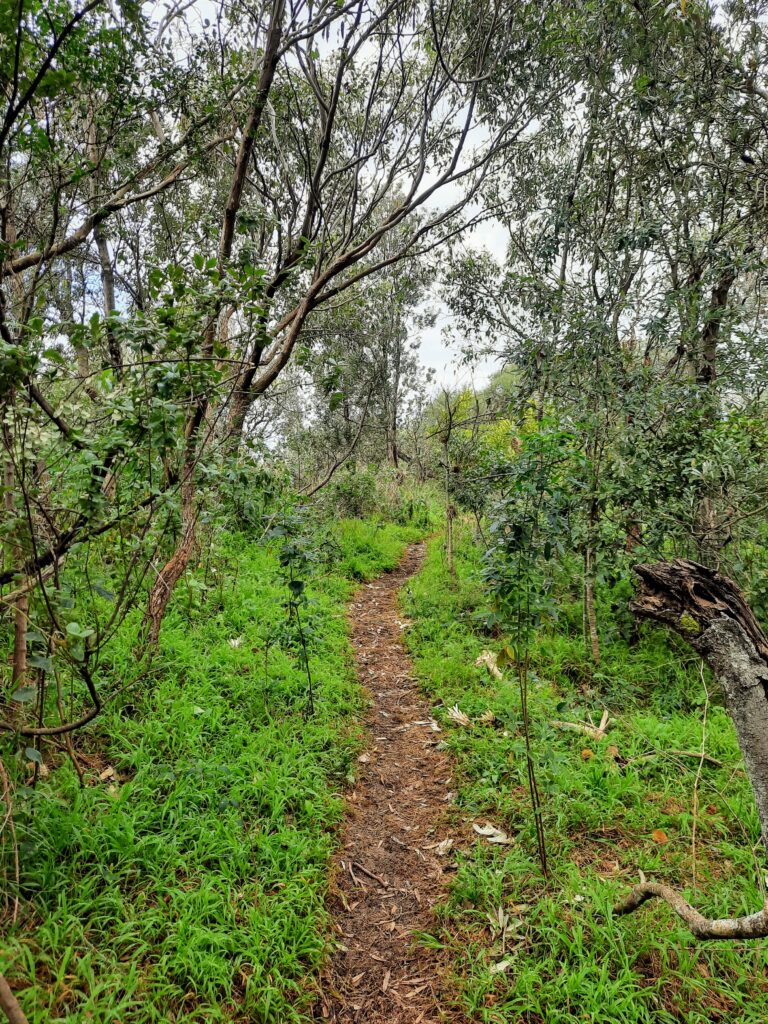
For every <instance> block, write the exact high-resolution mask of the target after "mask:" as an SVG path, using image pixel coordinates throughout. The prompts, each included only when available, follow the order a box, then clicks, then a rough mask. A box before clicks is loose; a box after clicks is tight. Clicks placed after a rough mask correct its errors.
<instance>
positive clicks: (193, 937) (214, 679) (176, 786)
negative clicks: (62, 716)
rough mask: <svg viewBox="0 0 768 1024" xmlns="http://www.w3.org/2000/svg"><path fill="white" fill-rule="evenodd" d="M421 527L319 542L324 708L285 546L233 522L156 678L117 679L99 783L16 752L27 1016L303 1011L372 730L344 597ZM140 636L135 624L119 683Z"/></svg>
mask: <svg viewBox="0 0 768 1024" xmlns="http://www.w3.org/2000/svg"><path fill="white" fill-rule="evenodd" d="M418 535H419V534H418V531H417V530H416V529H414V528H412V527H411V528H406V527H398V526H392V525H385V524H382V523H374V522H371V523H362V522H354V521H341V522H340V523H339V524H338V525H337V526H336V527H334V528H333V529H331V530H328V529H319V530H318V531H317V532H316V533H313V534H312V537H313V541H314V542H319V541H322V542H323V543H324V545H325V546H326V559H324V560H320V561H319V562H318V564H317V565H316V566H315V567H314V572H313V574H312V576H311V577H310V578H309V579H308V580H307V591H308V603H307V605H306V606H305V608H306V611H305V629H306V631H307V643H308V647H309V655H310V659H311V672H312V674H313V677H314V682H313V685H314V687H315V694H314V697H315V700H314V712H313V714H312V715H308V714H307V706H308V699H309V692H308V682H307V676H306V672H305V669H304V668H303V667H302V665H301V659H300V657H299V655H298V653H297V649H298V638H297V637H296V636H295V635H294V636H292V635H291V633H290V625H289V624H287V623H286V614H285V608H286V603H287V600H288V595H289V593H290V592H289V591H288V589H287V587H286V582H285V578H284V573H283V571H282V569H281V567H280V562H279V557H278V554H279V546H281V544H282V542H281V541H280V540H279V539H275V540H273V541H271V542H270V543H263V544H262V545H256V544H254V543H253V539H252V538H249V537H247V536H244V535H242V534H239V535H238V534H232V535H228V536H225V537H224V538H223V539H222V540H221V542H220V543H219V544H217V547H216V550H215V554H214V556H213V557H212V559H211V562H210V564H209V565H208V567H207V573H206V574H205V575H204V574H203V572H202V571H201V572H199V573H196V574H194V575H193V576H191V577H190V579H189V580H188V585H189V587H188V590H187V593H184V594H181V593H180V594H179V596H178V600H177V602H176V603H175V605H174V607H173V608H172V610H171V612H170V613H169V617H168V623H167V629H166V632H165V634H164V644H163V653H162V656H161V657H159V658H158V659H157V660H156V661H155V663H154V665H153V666H152V670H151V675H150V676H149V677H148V678H147V679H146V680H145V681H144V682H143V683H141V684H139V685H137V686H134V687H133V688H132V689H131V690H130V692H129V693H128V694H126V695H124V696H123V695H121V693H120V689H119V687H118V688H116V692H115V697H114V700H113V701H112V702H111V703H110V704H109V705H108V706H107V707H106V708H105V711H104V714H103V716H102V718H101V719H100V722H99V726H98V728H97V730H96V731H95V732H94V733H93V734H91V735H90V736H89V737H88V740H87V741H86V742H84V743H83V744H82V745H81V746H80V747H79V750H78V753H77V770H78V771H79V772H80V773H81V775H82V785H81V780H79V779H78V776H77V774H76V769H75V767H74V766H73V764H72V763H71V762H69V761H68V760H67V759H66V753H65V752H64V754H63V756H62V755H60V754H57V753H56V752H55V750H54V751H51V750H50V749H49V748H44V751H45V762H44V763H45V773H44V776H43V777H37V778H36V785H35V786H34V788H33V787H32V783H33V781H34V778H33V777H36V776H37V773H36V765H35V763H34V762H26V763H25V761H24V760H22V761H20V762H17V763H16V764H15V765H14V764H12V765H11V767H13V768H15V771H16V773H17V778H16V779H15V781H16V782H17V783H18V785H17V787H16V802H15V821H16V838H17V841H18V846H19V856H20V861H21V864H20V876H19V883H18V888H17V887H16V886H13V887H12V891H13V893H14V895H15V896H18V897H19V898H20V899H21V906H22V909H21V910H20V912H19V914H18V916H17V918H16V921H15V922H14V923H13V925H12V926H11V927H6V929H5V930H4V941H3V943H2V948H1V949H0V971H2V972H3V973H4V974H7V975H8V976H10V977H13V978H14V979H15V988H16V990H17V994H18V998H19V1000H20V1001H21V1003H22V1005H23V1006H24V1007H25V1009H26V1012H27V1015H28V1018H29V1020H30V1021H35V1022H40V1024H43V1022H45V1021H49V1020H56V1019H60V1020H64V1019H66V1020H68V1021H72V1022H76V1021H77V1022H80V1021H83V1022H85V1021H89V1022H90V1021H93V1022H96V1021H103V1022H104V1024H107V1022H110V1024H114V1022H116V1021H121V1022H123V1024H130V1022H138V1021H142V1022H144V1021H147V1022H148V1021H168V1020H173V1021H176V1022H179V1024H181V1022H192V1021H219V1020H221V1021H226V1020H233V1019H243V1018H244V1017H245V1018H247V1019H255V1020H263V1021H274V1022H278V1021H279V1022H283V1021H292V1020H297V1021H298V1020H304V1019H306V1017H305V1015H304V1011H306V1009H307V1006H308V1004H309V1003H310V1002H311V1000H312V998H313V995H314V990H313V987H312V986H313V977H314V973H315V972H316V970H317V968H318V966H319V965H320V963H321V962H322V959H323V957H324V955H325V954H326V952H327V949H328V942H329V934H328V926H327V921H326V915H325V910H324V899H325V893H326V889H327V870H328V859H329V855H330V851H331V850H332V848H333V845H334V828H335V826H336V825H337V824H338V822H339V819H340V816H341V813H342V808H343V799H342V797H343V792H344V790H345V788H346V787H347V786H348V785H349V783H350V781H351V780H352V779H353V778H354V769H355V766H356V758H355V754H356V753H357V751H358V750H359V747H360V744H361V742H362V736H361V712H362V708H363V699H362V694H361V691H360V687H359V685H358V683H357V680H356V678H355V674H354V670H353V668H352V665H351V661H350V652H349V644H348V640H347V631H346V614H345V608H346V601H347V599H348V598H349V595H350V593H351V592H352V590H353V589H354V587H355V586H357V585H359V582H360V581H361V580H365V579H368V578H370V577H372V576H376V575H378V574H379V573H380V572H382V571H384V570H385V569H389V568H392V567H393V566H394V565H395V564H396V563H397V561H398V560H399V558H400V556H401V555H402V552H403V550H404V546H405V543H406V542H407V541H411V540H414V539H415V538H416V537H417V536H418ZM206 580H207V582H206ZM133 636H134V633H133V632H132V629H131V621H130V618H129V619H127V620H126V622H125V624H124V629H123V631H122V633H121V636H120V637H118V639H117V640H116V642H115V643H114V644H113V646H112V651H113V655H112V657H113V659H114V660H113V662H112V665H111V672H112V673H113V674H114V678H115V679H116V680H120V679H122V678H124V677H125V676H126V675H129V674H130V673H131V663H132V661H133V655H132V652H131V641H132V638H133ZM41 763H42V762H41ZM38 767H39V766H38ZM9 867H10V865H9V864H8V863H7V862H6V865H5V868H6V872H8V870H9ZM5 881H6V883H10V882H11V877H9V875H8V874H7V873H6V877H5ZM6 892H7V893H8V892H9V890H8V889H7V890H6ZM9 923H10V922H9Z"/></svg>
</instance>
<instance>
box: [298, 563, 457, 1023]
mask: <svg viewBox="0 0 768 1024" xmlns="http://www.w3.org/2000/svg"><path fill="white" fill-rule="evenodd" d="M424 553H425V550H424V545H423V544H415V545H412V546H411V547H409V548H408V550H407V552H406V554H405V556H404V558H403V559H402V561H401V562H400V564H399V566H398V567H397V568H396V569H395V570H394V571H393V572H390V573H386V574H385V575H383V576H381V577H379V578H378V579H377V580H375V581H374V582H373V583H370V584H368V585H367V586H363V587H362V588H361V589H360V590H359V591H358V593H357V594H356V595H355V598H354V600H353V601H352V603H351V605H350V621H351V639H352V645H353V648H354V651H355V658H356V662H357V669H358V673H359V675H360V679H361V681H362V683H363V684H364V686H365V687H366V688H367V690H368V691H369V694H370V697H371V708H370V712H369V716H368V724H369V728H370V738H369V739H370V742H369V747H368V749H367V751H366V753H365V754H363V755H362V756H361V757H360V764H359V772H358V781H357V783H356V784H355V787H354V789H353V790H352V792H351V793H350V794H349V796H348V802H347V818H346V822H345V825H344V831H343V835H342V842H341V845H340V849H339V852H338V853H337V855H336V858H335V865H334V880H333V887H332V901H331V912H332V914H333V918H334V927H335V929H336V932H337V938H338V941H339V944H340V948H339V949H337V950H336V952H335V953H334V954H333V956H332V958H331V962H330V964H329V966H328V968H327V970H326V971H325V974H324V978H323V996H322V999H321V1001H320V1003H319V1005H318V1008H317V1016H318V1017H320V1018H321V1019H326V1020H331V1021H338V1022H352V1021H354V1022H356V1024H380V1022H384V1021H387V1022H388V1024H436V1022H438V1021H441V1020H443V1019H444V1017H443V1016H442V1015H441V1013H440V1008H439V1006H440V1001H441V1000H440V994H441V978H442V974H441V970H440V967H441V965H440V954H439V952H438V951H435V950H432V949H427V948H425V947H424V946H423V945H422V944H418V943H417V942H416V941H415V940H414V937H413V936H414V933H415V932H420V931H430V930H431V929H432V927H433V924H434V918H433V914H432V907H433V906H434V904H435V903H437V902H439V901H440V900H441V899H442V898H443V897H444V895H445V885H444V878H443V875H444V869H445V860H442V861H441V858H440V857H439V856H438V854H437V852H436V848H437V846H438V844H439V843H440V842H441V841H442V840H443V839H445V838H446V835H447V831H446V830H447V823H446V821H445V818H446V815H447V811H448V808H449V806H450V804H451V801H452V793H451V778H450V770H451V767H450V762H449V759H448V758H447V757H446V755H445V754H444V753H442V752H440V751H438V750H437V749H436V746H437V742H438V739H439V737H438V735H437V734H436V732H435V731H434V729H433V727H432V721H431V712H430V708H429V705H428V704H427V703H426V702H425V701H424V700H423V699H421V698H420V697H419V695H418V691H417V686H416V682H415V680H414V679H413V675H412V666H411V662H410V659H409V657H408V655H407V653H406V650H405V647H404V645H403V641H402V622H401V621H400V616H399V612H398V608H397V594H398V591H399V590H400V588H401V587H402V586H403V585H404V584H405V582H406V581H407V580H408V579H409V577H411V576H413V575H414V574H415V573H416V572H417V571H418V570H419V568H420V566H421V564H422V561H423V559H424ZM454 1019H455V1018H454Z"/></svg>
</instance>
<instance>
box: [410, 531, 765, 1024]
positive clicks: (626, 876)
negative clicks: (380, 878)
mask: <svg viewBox="0 0 768 1024" xmlns="http://www.w3.org/2000/svg"><path fill="white" fill-rule="evenodd" d="M478 568H479V552H478V550H477V548H476V547H475V546H474V545H473V543H472V540H471V537H470V536H469V534H468V532H465V533H464V534H463V535H462V538H461V542H460V544H459V547H458V557H457V574H456V578H455V579H453V578H452V577H450V576H449V574H448V573H447V571H446V566H445V561H444V553H443V548H442V543H441V541H440V540H435V541H433V542H431V544H430V548H429V554H428V558H427V561H426V563H425V566H424V568H423V570H422V572H421V573H420V574H419V575H418V576H417V577H416V578H415V579H414V580H412V581H411V583H410V586H409V587H408V589H407V590H406V592H405V593H404V595H403V604H404V608H405V611H406V612H407V614H408V616H409V617H410V619H411V620H412V621H413V623H414V624H413V626H412V628H411V629H410V630H409V631H408V633H407V638H408V643H409V645H410V647H411V651H412V654H413V658H414V663H415V668H416V673H417V676H418V678H419V679H420V682H421V685H422V686H423V688H424V690H425V691H426V692H427V693H428V694H429V696H430V697H431V699H432V700H433V701H434V702H435V704H436V705H437V708H436V715H437V717H438V719H439V720H440V721H441V722H442V727H443V731H444V735H445V737H446V742H447V744H448V745H449V747H450V749H451V750H452V752H453V753H454V754H455V756H456V758H457V767H458V774H459V792H458V798H457V810H456V813H457V815H458V816H459V817H460V818H465V819H470V820H472V821H474V822H479V823H485V822H490V823H492V824H493V825H495V826H497V827H499V828H501V829H503V830H505V831H506V832H507V833H509V836H510V837H511V838H512V840H513V842H512V844H511V845H507V846H493V845H491V844H490V843H488V842H486V841H485V840H479V841H478V842H476V843H475V845H474V848H473V849H472V850H471V852H469V853H464V854H461V855H460V856H459V857H458V860H457V871H456V875H455V881H454V883H453V886H452V891H451V895H450V899H449V901H448V902H447V904H446V905H445V906H444V907H443V908H442V917H443V920H444V925H445V928H444V931H443V932H442V934H441V935H440V936H439V939H440V941H442V942H444V943H448V944H450V945H451V946H452V948H453V950H454V954H455V957H456V972H457V979H458V984H457V992H458V993H459V995H458V996H457V998H458V999H459V1001H460V1003H461V1005H462V1007H463V1008H464V1010H465V1011H467V1012H468V1013H469V1015H470V1016H471V1017H472V1019H476V1020H479V1021H484V1022H488V1024H491V1022H499V1024H500V1022H505V1024H506V1022H516V1021H525V1022H530V1024H534V1022H542V1021H546V1022H547V1024H561V1022H562V1024H565V1022H569V1024H570V1022H574V1024H575V1022H580V1024H581V1022H586V1021H589V1022H596V1024H597V1022H599V1024H614V1022H615V1024H619V1022H620V1024H651V1022H653V1024H672V1022H681V1021H685V1022H686V1024H699V1022H702V1024H703V1022H704V1021H725V1020H729V1021H739V1022H743V1024H747V1022H754V1024H757V1022H764V1021H765V1020H766V1019H768V973H767V971H766V947H765V943H764V942H759V941H757V942H741V943H731V944H721V945H718V944H716V943H702V942H697V941H696V940H694V939H693V938H692V937H691V935H690V934H689V933H688V931H687V930H686V929H685V928H684V926H683V925H682V923H680V922H679V921H678V919H677V918H676V917H675V916H674V914H673V913H672V911H671V910H670V909H669V908H668V907H666V906H665V905H662V904H648V905H646V906H645V907H643V908H642V909H641V910H639V911H638V912H636V913H635V914H634V915H632V916H630V917H626V918H616V917H613V915H612V913H611V908H612V905H613V904H614V902H615V901H616V900H617V898H619V897H621V896H622V895H623V894H625V893H626V892H627V891H628V888H629V886H630V885H631V884H632V882H633V881H636V880H637V878H638V870H643V871H644V872H645V873H646V874H647V875H648V876H649V877H652V878H654V879H656V880H659V881H665V882H668V883H671V884H673V885H675V886H677V887H679V888H680V889H682V890H683V891H684V892H685V893H686V894H687V895H688V897H689V898H690V899H691V900H692V902H693V903H694V904H695V905H696V906H697V907H698V908H699V909H700V910H701V911H702V912H703V913H705V914H707V915H708V916H729V915H731V914H741V913H749V912H753V911H755V910H757V909H759V907H760V905H761V899H762V897H761V896H760V894H759V893H758V890H757V884H756V879H757V878H758V877H759V875H758V872H757V869H756V863H755V860H754V858H753V855H752V847H753V845H754V844H756V843H757V841H758V839H759V826H758V821H757V816H756V813H755V810H754V806H753V802H752V798H751V794H750V789H749V785H748V783H747V780H746V778H745V776H744V773H743V771H742V768H741V761H740V756H739V752H738V747H737V745H736V740H735V736H734V733H733V729H732V727H731V724H730V722H729V720H728V718H727V717H726V715H725V713H724V711H723V710H722V709H721V708H720V707H719V706H718V705H717V702H716V698H715V696H714V694H713V700H712V703H711V704H710V705H709V707H708V713H707V724H706V744H705V745H706V752H707V754H708V755H710V756H711V757H712V758H714V759H715V760H716V761H717V762H719V764H713V763H711V762H706V761H705V762H704V764H703V765H702V766H701V771H700V779H699V783H698V813H697V814H696V815H695V816H694V813H693V807H694V788H695V785H696V782H695V780H696V777H697V770H698V769H699V763H700V762H699V758H696V757H690V756H687V755H685V754H680V753H679V752H680V751H688V752H690V751H698V750H700V748H701V742H702V724H703V717H704V714H703V712H704V705H705V704H706V703H707V697H706V693H705V689H704V687H705V684H706V685H708V683H707V680H706V677H702V676H701V674H700V670H699V667H698V664H697V663H696V662H695V661H694V660H693V659H691V656H690V652H689V651H686V649H685V648H684V646H683V645H682V644H677V643H676V642H671V641H670V639H669V637H668V636H667V635H666V634H665V633H663V632H662V631H660V630H652V629H650V628H649V629H648V630H647V631H644V632H643V633H642V635H641V637H640V640H639V643H638V644H637V645H636V646H634V647H630V646H628V644H627V643H626V642H624V641H623V640H621V638H620V635H619V631H618V630H616V629H611V623H610V621H607V622H606V621H605V620H604V625H605V633H606V635H607V642H606V643H605V644H604V649H603V661H602V664H601V666H600V672H599V673H597V672H595V671H593V670H592V667H591V665H590V663H589V661H588V659H587V658H586V657H585V654H584V647H583V640H582V638H581V636H580V634H579V633H578V631H577V629H576V628H574V629H573V630H572V631H571V632H570V634H569V633H568V632H564V631H563V627H562V625H561V626H559V627H558V635H556V636H554V635H553V636H548V635H545V634H541V635H539V636H538V637H537V638H536V641H535V643H534V646H533V648H532V673H531V676H530V688H531V692H530V697H529V702H530V713H531V718H532V732H533V741H534V746H535V760H536V764H537V772H538V779H539V785H540V788H541V790H542V795H543V802H544V824H545V829H546V834H547V847H548V854H549V867H550V875H551V877H550V879H549V881H548V882H545V881H544V879H543V877H542V874H541V872H540V870H539V867H538V862H537V859H536V853H535V850H536V847H535V834H534V830H533V826H532V816H531V812H530V805H529V800H528V793H527V788H526V769H525V756H524V745H523V740H522V735H521V722H520V701H519V696H518V689H517V681H516V677H515V675H514V670H512V671H511V672H510V671H509V670H508V671H507V673H506V676H505V679H504V680H503V681H501V682H499V681H497V680H495V679H493V678H492V677H491V676H490V675H489V674H488V672H487V671H486V670H485V668H479V667H477V666H476V665H475V662H476V659H477V657H478V655H479V654H480V652H481V651H482V650H483V649H485V648H491V649H494V648H498V647H499V646H500V645H501V643H502V642H503V639H502V638H489V637H488V636H487V635H484V630H483V626H482V616H481V615H478V614H477V613H482V611H483V595H482V591H481V589H480V587H479V584H478V575H477V570H478ZM567 610H568V609H566V611H567ZM572 611H573V612H574V614H573V615H572V616H571V618H572V619H573V621H574V623H575V622H577V621H578V618H579V616H578V614H577V611H578V609H572ZM565 618H566V619H567V615H566V616H565ZM710 689H711V687H710ZM454 704H458V705H459V707H460V709H461V710H462V711H464V712H465V713H466V714H468V715H469V716H470V717H472V718H476V717H477V716H479V715H480V714H482V713H483V712H485V711H488V710H490V711H492V712H493V713H494V714H495V716H496V720H495V722H494V723H493V724H487V725H482V724H475V725H473V726H472V727H470V728H467V727H465V726H461V725H458V724H456V723H455V722H453V721H451V719H450V718H449V717H448V716H447V714H446V713H445V712H446V710H447V709H448V708H450V707H451V706H453V705H454ZM603 707H608V709H609V710H610V712H611V715H612V717H613V718H614V719H615V723H614V724H613V725H612V727H611V729H610V732H609V735H608V737H607V738H606V739H604V740H602V741H594V740H591V739H588V738H587V737H586V736H585V735H583V734H579V733H576V732H565V731H561V730H560V729H557V728H553V727H552V726H551V725H550V724H549V723H550V722H551V721H553V720H561V721H563V720H565V721H570V722H576V721H585V720H586V719H587V716H588V715H590V714H591V715H592V716H593V718H594V719H595V721H599V719H600V715H601V712H602V709H603ZM675 752H677V753H675ZM694 822H695V825H694ZM694 827H695V831H696V843H695V857H694V851H693V832H694ZM694 878H695V884H694ZM501 922H506V928H505V929H502V925H501Z"/></svg>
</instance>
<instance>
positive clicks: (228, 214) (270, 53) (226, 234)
mask: <svg viewBox="0 0 768 1024" xmlns="http://www.w3.org/2000/svg"><path fill="white" fill-rule="evenodd" d="M284 16H285V0H273V4H272V14H271V21H270V26H269V32H268V33H267V41H266V46H265V48H264V54H263V57H262V62H261V71H260V74H259V81H258V85H257V87H256V95H255V96H254V100H253V105H252V107H251V111H250V114H249V116H248V120H247V122H246V124H245V126H244V128H243V134H242V136H241V139H240V146H239V148H238V153H237V158H236V160H235V167H234V171H233V173H232V180H231V182H230V190H229V195H228V197H227V203H226V207H225V209H224V214H223V217H222V223H221V232H220V235H219V251H218V266H219V270H220V271H221V272H222V273H223V272H224V271H225V269H226V267H227V265H228V263H229V260H230V257H231V255H232V247H233V244H234V239H235V228H236V225H237V215H238V213H239V211H240V207H241V205H242V200H243V190H244V188H245V181H246V175H247V171H248V164H249V163H250V160H251V157H252V155H253V149H254V145H255V141H256V135H257V133H258V130H259V126H260V125H261V121H262V117H263V114H264V110H265V107H266V105H267V100H268V99H269V93H270V90H271V88H272V82H273V80H274V76H275V71H276V69H277V63H278V59H279V56H280V42H281V40H282V37H283V20H284ZM220 313H221V305H219V306H217V308H216V309H215V310H214V311H212V313H211V316H210V318H209V321H208V325H207V327H206V330H205V335H204V338H203V345H202V349H203V352H204V353H206V354H207V355H212V353H213V349H214V343H215V339H216V331H217V325H218V321H219V314H220ZM235 397H237V396H235ZM209 409H210V402H209V399H208V396H207V394H206V393H203V394H201V395H199V396H197V398H196V400H195V402H194V403H193V407H192V410H191V412H190V414H189V418H188V419H187V423H186V427H185V438H186V442H185V453H184V466H183V470H182V474H181V522H182V530H181V540H180V541H179V544H178V545H177V547H176V550H175V551H174V552H173V554H172V555H171V557H170V558H169V559H168V561H167V562H166V564H165V565H164V566H163V568H162V569H161V570H160V572H159V573H158V575H157V579H156V580H155V582H154V584H153V586H152V590H151V591H150V595H149V601H148V604H147V611H146V614H145V624H146V627H147V639H148V642H149V644H150V645H156V644H157V642H158V639H159V636H160V627H161V625H162V621H163V618H164V616H165V612H166V610H167V608H168V603H169V601H170V599H171V595H172V593H173V589H174V587H175V586H176V584H177V583H178V581H179V580H180V579H181V577H182V576H183V575H184V572H185V570H186V568H187V565H188V564H189V560H190V558H191V557H192V552H193V551H194V547H195V532H196V527H197V518H198V513H199V508H198V505H197V498H196V488H195V476H196V470H197V463H198V460H199V459H200V457H201V455H202V453H203V452H204V450H205V448H206V446H207V445H208V444H209V443H210V439H211V434H212V428H211V427H210V426H209V424H208V412H209ZM246 411H247V410H246Z"/></svg>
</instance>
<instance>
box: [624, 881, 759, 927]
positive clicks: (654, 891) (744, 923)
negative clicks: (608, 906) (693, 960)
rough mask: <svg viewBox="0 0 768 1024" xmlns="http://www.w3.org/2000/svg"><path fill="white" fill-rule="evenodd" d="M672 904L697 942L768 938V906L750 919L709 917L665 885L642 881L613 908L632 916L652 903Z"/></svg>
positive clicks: (748, 916) (751, 915)
mask: <svg viewBox="0 0 768 1024" xmlns="http://www.w3.org/2000/svg"><path fill="white" fill-rule="evenodd" d="M653 899H661V900H664V902H665V903H668V904H669V905H670V907H672V909H673V910H674V912H675V913H676V914H677V916H678V917H679V918H681V920H683V921H684V922H685V923H686V925H687V926H688V928H689V929H690V931H691V933H692V934H693V935H695V936H696V938H697V939H762V938H765V937H766V936H768V906H764V907H763V909H762V910H759V911H758V912H757V913H756V914H748V915H747V916H746V917H719V918H707V917H704V915H703V914H700V913H699V911H698V910H696V908H695V907H692V906H691V904H690V903H688V901H687V900H685V899H683V897H682V896H681V895H680V893H679V892H676V891H675V890H674V889H673V888H672V887H671V886H669V885H663V884H662V883H661V882H641V883H640V885H636V886H635V888H634V889H633V890H632V891H631V892H630V894H629V895H628V896H627V897H626V899H625V900H623V901H622V902H621V903H619V904H618V905H617V906H615V907H614V908H613V912H614V914H618V915H623V914H631V913H632V912H633V911H635V910H637V908H638V907H641V906H642V905H643V904H644V903H647V902H648V900H653Z"/></svg>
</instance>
